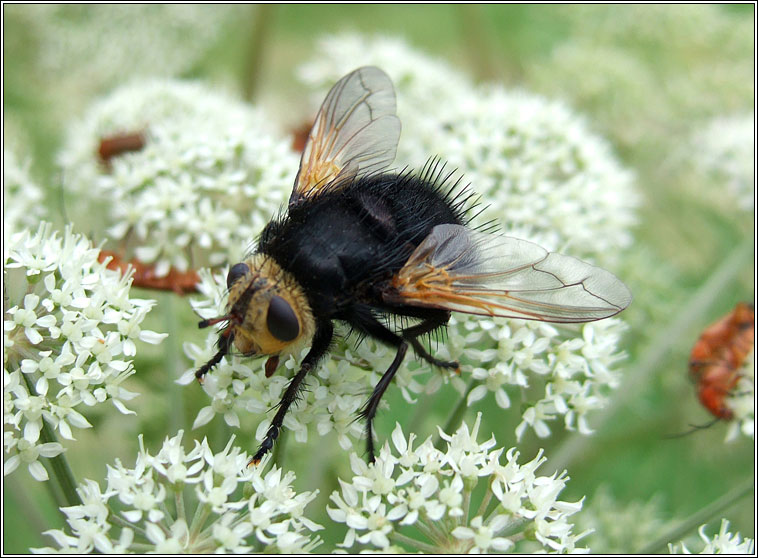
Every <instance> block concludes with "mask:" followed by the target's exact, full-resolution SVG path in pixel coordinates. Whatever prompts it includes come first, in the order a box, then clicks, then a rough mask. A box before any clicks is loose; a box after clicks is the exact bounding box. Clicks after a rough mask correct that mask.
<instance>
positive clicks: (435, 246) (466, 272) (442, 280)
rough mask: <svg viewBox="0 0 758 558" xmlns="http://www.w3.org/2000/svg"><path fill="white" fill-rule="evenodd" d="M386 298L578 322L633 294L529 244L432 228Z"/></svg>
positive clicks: (594, 270) (591, 269)
mask: <svg viewBox="0 0 758 558" xmlns="http://www.w3.org/2000/svg"><path fill="white" fill-rule="evenodd" d="M385 299H386V300H387V302H391V303H395V304H397V303H400V304H407V305H410V306H426V307H432V308H444V309H446V310H453V311H456V312H465V313H467V314H481V315H485V316H502V317H508V318H522V319H527V320H541V321H545V322H558V323H577V322H590V321H593V320H601V319H603V318H608V317H609V316H613V315H614V314H617V313H619V312H621V311H622V310H623V309H624V308H626V307H627V306H629V303H630V302H631V300H632V295H631V293H630V292H629V289H627V288H626V286H625V285H624V284H623V283H622V282H621V281H619V280H618V279H617V278H616V277H615V276H614V275H612V274H611V273H609V272H608V271H605V270H604V269H601V268H599V267H595V266H593V265H590V264H588V263H585V262H582V261H580V260H577V259H576V258H572V257H569V256H564V255H561V254H557V253H554V252H553V253H551V252H548V251H547V250H545V249H544V248H542V247H540V246H538V245H537V244H534V243H532V242H527V241H526V240H519V239H517V238H510V237H507V236H500V235H494V234H486V233H481V232H477V231H472V230H470V229H467V228H465V227H462V226H460V225H438V226H436V227H434V229H432V232H431V233H430V234H429V236H427V237H426V239H424V241H423V242H422V243H421V244H420V245H419V246H418V247H417V248H416V250H415V251H414V252H413V253H412V254H411V256H410V258H409V259H408V261H407V262H406V263H405V265H404V266H403V268H402V269H401V270H400V271H399V272H398V273H397V274H396V275H395V277H394V278H393V280H392V288H391V289H390V290H389V291H388V292H387V293H385Z"/></svg>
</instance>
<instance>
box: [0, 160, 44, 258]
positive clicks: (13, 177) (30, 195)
mask: <svg viewBox="0 0 758 558" xmlns="http://www.w3.org/2000/svg"><path fill="white" fill-rule="evenodd" d="M44 197H45V196H44V194H43V193H42V189H41V188H40V187H39V186H38V185H37V184H36V183H35V182H34V181H33V180H32V179H31V176H30V175H29V161H25V162H23V163H21V162H20V161H19V160H18V157H17V156H16V154H15V153H14V152H13V151H11V150H10V149H3V255H5V243H6V242H7V240H8V238H9V237H10V235H11V234H13V233H16V232H19V231H20V230H21V229H23V228H25V227H36V226H37V225H38V224H39V222H40V221H41V220H42V219H43V217H44V216H45V212H46V210H45V207H44V205H43V203H42V202H43V199H44Z"/></svg>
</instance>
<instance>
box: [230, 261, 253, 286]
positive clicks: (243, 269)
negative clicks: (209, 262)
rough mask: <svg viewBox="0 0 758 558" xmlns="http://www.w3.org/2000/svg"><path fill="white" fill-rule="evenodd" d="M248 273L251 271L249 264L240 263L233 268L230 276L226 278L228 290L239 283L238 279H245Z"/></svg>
mask: <svg viewBox="0 0 758 558" xmlns="http://www.w3.org/2000/svg"><path fill="white" fill-rule="evenodd" d="M248 271H250V268H249V267H247V264H244V263H238V264H234V265H233V266H232V268H231V269H230V270H229V274H228V275H227V276H226V288H227V289H231V288H232V285H234V284H235V283H236V282H237V279H239V278H240V277H244V276H245V275H246V274H247V273H248Z"/></svg>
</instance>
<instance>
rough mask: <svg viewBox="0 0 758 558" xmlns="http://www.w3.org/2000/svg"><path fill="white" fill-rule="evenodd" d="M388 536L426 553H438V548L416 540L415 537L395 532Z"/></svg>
mask: <svg viewBox="0 0 758 558" xmlns="http://www.w3.org/2000/svg"><path fill="white" fill-rule="evenodd" d="M389 538H390V539H391V540H392V541H394V542H396V543H401V544H404V545H406V546H409V547H410V548H411V549H412V550H418V551H421V552H424V553H426V554H439V551H440V549H439V548H437V547H436V546H433V545H431V544H426V543H423V542H421V541H417V540H416V539H412V538H410V537H406V536H405V535H401V534H400V533H397V532H394V533H392V534H390V537H389Z"/></svg>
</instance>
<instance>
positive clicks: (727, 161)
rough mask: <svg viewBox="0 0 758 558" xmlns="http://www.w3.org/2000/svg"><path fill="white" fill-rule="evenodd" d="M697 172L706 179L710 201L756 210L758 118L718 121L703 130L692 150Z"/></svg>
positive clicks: (744, 116) (734, 118)
mask: <svg viewBox="0 0 758 558" xmlns="http://www.w3.org/2000/svg"><path fill="white" fill-rule="evenodd" d="M688 152H689V155H690V158H691V160H692V162H693V164H694V166H695V169H696V170H697V171H698V172H700V173H702V174H703V175H704V178H705V180H703V183H704V184H706V185H707V186H708V193H709V197H711V198H713V199H714V200H723V198H724V195H723V193H724V191H725V190H726V192H727V196H728V197H729V198H730V199H732V200H735V201H736V202H737V206H738V207H739V209H741V210H742V211H745V212H749V213H752V211H753V208H754V207H755V115H754V114H753V113H750V114H745V115H743V116H733V117H722V118H716V119H714V120H712V121H711V122H709V123H708V124H707V125H706V126H705V127H704V129H702V130H699V131H698V132H697V133H696V134H695V135H694V137H693V139H692V145H691V146H690V147H689V149H688Z"/></svg>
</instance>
